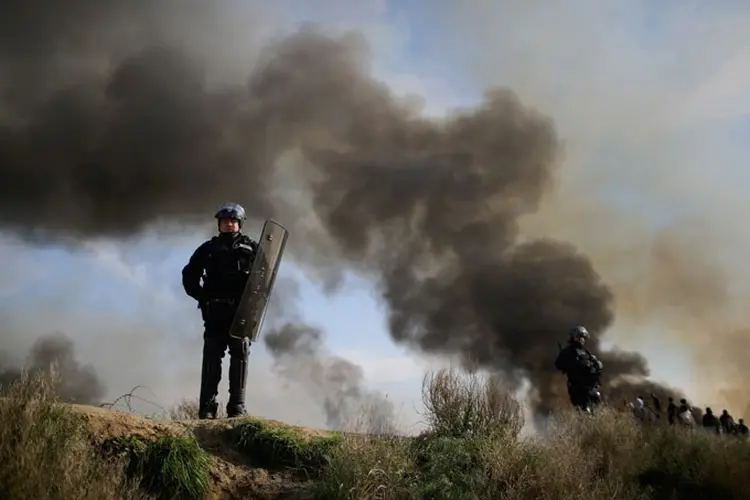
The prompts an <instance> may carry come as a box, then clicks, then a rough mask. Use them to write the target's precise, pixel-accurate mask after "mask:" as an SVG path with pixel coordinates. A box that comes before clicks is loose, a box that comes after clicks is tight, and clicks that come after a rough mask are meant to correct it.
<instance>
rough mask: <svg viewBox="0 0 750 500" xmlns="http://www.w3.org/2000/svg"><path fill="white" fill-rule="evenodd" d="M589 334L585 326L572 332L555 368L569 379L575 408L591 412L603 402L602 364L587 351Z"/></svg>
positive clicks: (569, 387)
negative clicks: (600, 377)
mask: <svg viewBox="0 0 750 500" xmlns="http://www.w3.org/2000/svg"><path fill="white" fill-rule="evenodd" d="M588 338H589V332H588V330H586V328H585V327H583V326H580V325H579V326H576V327H574V328H572V329H571V330H570V338H569V340H568V345H567V346H566V347H565V348H563V349H562V350H561V351H560V354H558V356H557V359H556V360H555V367H556V368H557V369H558V370H560V371H561V372H563V373H564V374H565V375H567V377H568V395H569V396H570V402H571V403H572V404H573V406H574V407H576V408H579V409H581V410H584V411H590V410H591V407H592V406H593V405H595V404H598V403H599V402H600V401H601V395H600V394H599V390H598V388H599V376H600V375H601V372H602V368H603V366H602V362H601V361H599V360H598V359H596V357H595V356H594V355H593V354H591V353H590V352H589V350H588V349H586V347H585V344H586V340H588Z"/></svg>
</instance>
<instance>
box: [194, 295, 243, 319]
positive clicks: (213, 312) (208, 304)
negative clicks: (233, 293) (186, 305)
mask: <svg viewBox="0 0 750 500" xmlns="http://www.w3.org/2000/svg"><path fill="white" fill-rule="evenodd" d="M239 303H240V299H234V298H215V299H208V300H206V301H204V302H202V303H200V304H198V308H199V309H200V310H201V315H202V316H203V320H204V321H208V320H209V319H213V320H216V319H219V318H220V317H223V316H225V315H231V316H233V315H234V312H235V311H236V309H237V307H238V306H239Z"/></svg>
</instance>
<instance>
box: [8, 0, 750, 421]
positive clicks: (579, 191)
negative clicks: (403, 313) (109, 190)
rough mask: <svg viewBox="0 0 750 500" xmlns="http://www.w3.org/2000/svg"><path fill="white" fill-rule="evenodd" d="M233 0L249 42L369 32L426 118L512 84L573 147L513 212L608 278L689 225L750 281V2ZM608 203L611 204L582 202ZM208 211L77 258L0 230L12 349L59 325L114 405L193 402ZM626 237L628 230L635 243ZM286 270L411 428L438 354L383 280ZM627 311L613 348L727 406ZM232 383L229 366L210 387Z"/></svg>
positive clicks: (282, 282) (287, 411) (294, 394)
mask: <svg viewBox="0 0 750 500" xmlns="http://www.w3.org/2000/svg"><path fill="white" fill-rule="evenodd" d="M532 4H533V5H532ZM222 5H223V4H222ZM226 6H227V9H229V10H232V9H235V12H236V15H235V17H234V19H233V20H234V22H236V23H237V25H241V23H242V15H241V13H243V12H257V9H261V10H262V11H263V12H264V15H265V16H267V17H266V18H265V19H267V22H266V23H265V24H264V25H263V28H262V29H260V32H257V33H255V34H254V36H256V37H261V38H262V37H263V36H266V33H267V34H268V35H269V36H270V35H271V34H274V33H276V34H278V33H282V34H283V33H285V32H290V31H292V30H294V29H295V28H296V27H297V26H299V25H300V24H301V23H303V22H307V21H313V22H317V23H321V24H323V25H325V26H329V27H331V29H338V30H341V29H345V28H355V29H359V30H362V31H363V32H364V33H365V34H366V35H367V37H368V39H369V40H370V42H371V44H372V49H373V52H374V60H373V71H374V73H375V74H376V75H377V76H378V77H379V78H381V79H382V80H383V81H385V82H387V83H388V84H389V85H390V86H391V88H392V89H393V90H394V92H396V93H399V94H409V93H414V94H418V95H420V96H421V97H422V98H423V99H424V105H425V108H424V112H425V113H427V114H430V115H434V116H440V115H443V114H445V113H447V112H449V111H450V110H451V109H454V108H457V107H461V106H469V105H471V104H473V103H475V102H477V101H478V100H479V99H480V98H481V94H482V92H483V90H484V89H485V88H487V87H488V86H491V85H501V86H508V87H510V88H511V89H513V90H514V91H516V92H517V93H518V94H519V96H520V98H521V99H522V100H524V102H526V103H528V104H530V105H533V106H534V107H536V108H538V109H539V110H541V111H543V112H544V113H546V114H548V115H549V116H551V117H552V118H553V120H554V121H555V124H556V126H557V128H558V131H559V134H560V135H561V137H562V138H563V140H564V142H565V147H566V155H565V160H564V169H565V171H564V174H561V176H560V178H559V179H558V186H557V189H556V191H555V194H554V195H552V196H550V197H549V199H547V200H546V202H545V205H544V206H543V207H542V209H541V210H540V211H539V212H538V213H537V214H535V215H533V216H530V217H528V218H527V219H526V220H524V221H523V223H522V226H523V229H524V232H525V234H527V235H529V236H534V235H537V236H538V235H542V236H550V237H558V238H562V239H566V240H568V241H572V242H574V243H575V244H576V245H578V246H579V247H581V248H583V249H584V250H585V251H586V252H587V253H588V254H590V255H592V258H593V260H594V262H595V264H597V265H598V267H599V268H601V269H602V273H603V274H604V275H605V277H608V278H610V279H612V280H613V281H615V282H616V283H622V289H623V290H626V289H627V290H631V287H629V285H631V284H633V283H636V284H638V282H639V280H643V279H647V278H645V277H644V276H646V274H647V273H646V272H645V271H643V269H641V267H639V265H640V264H639V263H642V262H643V259H645V258H646V257H647V256H648V253H649V250H648V248H650V247H649V246H648V245H650V244H651V243H652V240H651V239H650V236H649V238H645V237H644V239H640V236H643V235H644V234H647V233H648V234H649V235H652V234H653V233H654V232H656V231H658V230H659V229H662V228H665V227H669V226H670V225H671V224H674V223H676V222H675V221H681V220H683V219H685V220H688V221H689V222H688V224H689V225H690V227H692V228H694V229H695V231H696V232H697V233H699V234H698V236H696V238H695V239H693V240H690V241H688V243H687V244H688V245H694V246H696V247H699V248H697V250H700V252H699V257H701V258H710V259H713V260H712V262H714V261H715V262H714V263H717V265H720V266H722V268H724V269H726V270H727V271H728V272H729V274H730V277H732V278H734V279H730V280H729V281H728V283H729V284H730V285H731V287H730V289H731V291H732V292H733V293H734V296H736V297H737V300H738V301H739V300H740V298H742V297H744V296H745V295H744V294H745V293H747V292H748V290H747V289H746V288H745V286H746V285H743V278H744V277H745V273H747V271H738V270H739V269H741V268H742V265H743V263H744V259H745V258H746V257H745V256H746V255H747V252H746V251H747V250H750V238H749V237H748V236H746V234H745V233H746V231H745V229H744V213H746V209H748V208H750V206H749V202H748V201H747V200H746V199H745V198H746V195H745V192H746V188H745V186H747V185H748V180H750V179H748V172H747V168H746V164H747V158H748V152H749V151H748V149H749V147H750V146H749V145H750V142H748V141H747V140H746V138H747V134H748V131H750V121H748V112H750V38H748V37H747V35H746V33H747V29H748V27H750V26H748V25H749V24H750V5H746V4H744V3H742V2H736V1H715V2H711V3H710V4H708V3H705V2H676V1H665V2H659V3H658V5H656V3H655V2H646V1H637V0H634V1H615V0H605V1H584V0H574V1H565V2H563V1H561V0H560V1H557V0H548V1H545V2H528V1H525V2H521V1H503V2H498V1H481V0H473V1H468V0H467V1H464V2H449V1H447V0H432V1H429V2H427V1H418V0H404V1H393V0H361V1H355V2H346V1H343V0H321V1H318V2H297V1H293V0H285V1H281V2H252V4H251V3H250V2H243V1H241V0H232V1H231V2H227V3H226ZM248 45H250V44H248ZM234 49H235V50H240V49H239V48H237V47H235V48H234ZM0 182H2V179H0ZM217 182H222V180H219V179H217ZM133 196H134V197H137V196H138V193H133ZM602 197H604V198H606V201H607V206H608V207H609V208H610V209H611V212H608V211H602V210H600V209H599V208H590V210H589V209H587V203H588V202H590V203H591V204H592V206H593V204H594V203H596V202H598V201H601V200H600V199H599V198H602ZM224 201H230V200H216V205H217V207H218V206H219V205H220V204H221V203H223V202H224ZM231 201H236V202H239V203H247V201H246V200H241V199H238V200H231ZM212 216H213V214H211V213H207V214H206V222H205V225H204V226H199V227H195V228H187V227H186V228H178V229H175V228H168V231H166V233H168V234H159V228H155V229H154V230H153V231H151V232H149V233H148V234H145V235H140V236H138V237H137V238H132V239H130V240H129V241H116V240H109V241H105V240H100V241H93V242H87V243H86V244H85V245H84V248H83V249H82V250H75V251H73V250H68V249H65V248H60V247H46V248H40V247H32V246H29V245H27V244H25V243H21V242H19V241H18V240H15V239H14V238H13V236H12V235H10V234H6V235H5V236H3V237H2V239H0V255H1V256H2V260H0V277H1V279H0V300H2V302H3V304H4V305H5V307H3V308H2V309H0V324H2V325H8V328H7V331H12V332H18V333H13V335H15V337H14V338H13V339H12V342H9V343H7V342H6V344H9V345H12V346H13V354H15V355H17V356H23V354H24V353H25V351H26V350H27V349H28V347H29V346H30V345H31V344H32V343H33V341H34V339H35V338H36V336H38V335H42V334H46V333H49V332H52V331H62V332H65V333H66V334H67V335H69V336H70V337H71V338H73V339H74V340H75V341H76V346H77V356H78V358H79V359H80V360H81V361H82V362H84V363H90V364H92V365H93V366H94V367H95V369H96V370H97V372H98V373H99V374H100V376H101V377H102V379H103V380H104V381H105V384H106V387H107V399H109V400H112V399H114V398H116V397H117V396H118V395H121V394H124V393H126V392H128V391H129V390H130V389H131V388H132V387H134V386H136V385H143V386H146V387H147V388H148V392H147V393H146V394H145V395H144V397H146V398H148V399H150V400H151V401H155V402H158V403H159V405H161V406H164V407H167V406H169V405H171V404H174V403H176V402H178V401H180V400H181V399H183V398H188V399H194V398H196V397H197V392H198V381H199V375H200V349H201V327H202V325H201V322H200V314H199V312H198V310H197V309H196V307H195V303H194V302H193V301H192V300H191V299H189V298H188V297H187V296H185V294H184V292H183V291H182V287H181V282H180V279H181V275H180V271H181V268H182V266H184V265H185V263H186V262H187V259H188V258H189V257H190V255H191V253H192V251H193V250H194V249H195V248H196V247H197V246H198V245H199V244H200V243H201V242H202V241H204V240H205V239H206V237H207V236H208V235H210V233H211V232H212V231H213V229H214V227H215V226H214V221H213V219H212ZM280 222H281V223H282V224H283V223H285V221H283V220H281V221H280ZM167 224H168V222H167ZM699 229H700V230H699ZM245 230H246V231H247V232H248V233H249V234H250V235H254V234H257V233H258V232H259V230H260V224H259V223H258V222H257V221H252V222H250V223H248V226H247V227H246V228H245ZM633 235H639V239H638V240H629V238H632V237H633ZM290 238H291V240H290V242H291V241H293V240H294V239H295V234H292V235H291V236H290ZM646 242H647V243H646ZM294 244H299V245H304V242H300V241H298V242H295V243H294ZM639 245H642V247H643V248H639ZM614 250H618V251H619V250H622V251H623V252H625V251H627V252H630V253H629V255H632V259H631V260H629V261H628V263H629V265H628V266H624V267H621V266H620V265H619V264H620V263H621V262H622V258H623V257H622V255H620V253H618V252H615V251H614ZM615 255H617V258H615ZM644 273H646V274H644ZM292 282H294V283H296V285H294V286H296V287H297V288H298V290H297V293H298V294H299V299H300V300H299V308H300V311H299V313H300V314H301V315H302V316H303V317H304V318H305V319H306V320H307V322H309V323H310V324H313V325H315V326H319V327H320V328H322V329H323V331H324V332H325V344H326V346H327V349H328V350H329V351H330V352H331V353H333V354H336V355H339V356H342V357H344V358H346V359H348V360H350V361H352V362H354V363H356V364H358V365H360V366H361V367H362V368H363V369H364V373H365V377H366V380H367V382H368V384H369V385H370V386H371V387H372V388H373V389H375V390H377V391H381V392H383V393H386V394H388V397H389V398H390V399H391V400H393V401H394V402H395V404H396V406H397V407H398V408H399V412H400V414H401V417H402V418H403V421H404V423H403V425H404V426H406V427H413V426H415V425H418V422H419V421H420V416H419V394H420V383H421V380H422V376H423V373H424V371H425V370H427V369H430V368H434V367H436V366H442V364H443V363H445V360H434V359H428V358H426V357H425V356H423V355H420V354H419V353H415V352H411V351H408V350H406V349H405V348H404V347H402V346H397V345H394V343H393V341H392V340H391V338H390V337H389V335H388V332H387V322H386V317H385V311H384V308H383V305H382V304H381V303H380V302H379V301H378V299H377V293H376V290H375V288H374V287H373V286H372V284H370V283H368V282H366V281H364V280H363V279H362V278H358V277H356V276H351V275H347V279H346V283H345V285H344V286H342V287H341V288H339V289H338V291H337V292H335V293H329V292H327V291H325V290H324V289H323V287H321V286H320V284H318V283H316V282H315V280H313V279H312V278H308V277H305V276H304V274H303V272H302V271H301V270H300V269H299V268H297V267H296V266H295V264H294V262H293V261H285V262H284V263H283V264H282V268H281V274H280V277H279V287H280V289H284V287H286V286H292V285H291V283H292ZM277 295H279V296H283V295H284V294H283V293H281V292H279V294H277ZM634 297H635V295H634ZM275 300H276V299H275ZM633 300H636V299H633ZM640 300H649V299H644V298H643V297H641V298H640ZM732 310H733V311H735V310H734V309H732ZM706 314H708V313H706ZM737 314H738V317H739V316H742V315H741V313H740V312H737ZM636 316H637V315H636V314H633V317H627V318H625V319H624V320H623V321H618V322H617V323H616V324H615V326H614V327H613V331H612V332H611V335H608V338H607V342H606V343H605V345H617V346H621V347H623V348H629V349H638V350H639V351H641V352H643V353H644V354H645V355H646V356H647V358H648V360H649V361H650V364H651V367H652V375H653V377H654V378H656V379H658V380H663V381H667V382H669V383H670V384H673V385H676V386H679V387H683V388H685V389H686V390H688V391H691V392H692V393H694V394H696V395H697V396H696V397H700V398H702V400H704V401H708V402H711V401H713V402H714V404H723V403H724V400H723V399H721V398H720V397H719V396H716V395H715V394H712V393H711V392H710V390H709V388H710V387H716V384H717V383H719V385H720V382H721V377H722V376H723V372H721V370H718V371H715V372H714V371H712V369H711V367H716V366H718V365H719V364H721V363H722V359H721V358H720V356H719V355H714V354H712V353H713V351H711V355H710V356H709V355H708V354H706V351H705V350H702V349H701V348H700V346H701V345H703V344H701V343H700V342H694V341H693V340H690V341H689V342H688V340H686V339H687V337H685V336H683V335H682V334H681V333H680V332H678V331H673V329H675V326H674V324H673V323H670V321H668V320H666V319H664V318H654V317H648V318H638V317H636ZM742 318H743V319H744V316H743V317H742ZM662 320H663V321H662ZM748 324H750V323H748ZM743 325H744V323H743ZM565 334H566V332H561V333H560V337H561V340H563V339H564V338H565ZM691 339H693V337H691ZM745 340H746V339H745V337H744V336H741V337H739V338H738V339H736V341H737V342H740V343H742V342H744V341H745ZM701 342H703V341H701ZM705 342H707V343H708V344H707V345H710V344H711V340H710V339H709V340H706V341H705ZM688 344H689V345H688ZM550 349H551V350H554V349H556V346H554V345H551V346H550ZM134 351H137V352H138V355H137V356H135V357H133V356H131V355H130V353H132V352H134ZM717 352H719V353H721V352H726V351H719V350H717ZM118 353H122V354H121V355H118ZM702 356H703V357H702ZM251 364H252V368H251V373H250V375H249V382H248V385H249V389H248V391H249V396H248V406H249V411H250V412H251V413H253V414H256V415H260V416H265V417H270V418H278V419H282V420H285V421H288V422H290V423H302V424H306V425H318V426H322V425H323V416H322V413H321V410H320V408H315V405H314V403H313V402H312V400H311V398H307V396H306V395H305V394H304V388H302V387H299V386H295V384H294V383H293V382H290V381H287V380H284V379H283V377H280V376H278V375H277V374H275V373H274V369H273V362H272V360H271V358H270V356H269V354H268V353H267V352H266V350H265V348H264V346H263V344H262V343H260V342H259V343H257V344H256V345H254V346H253V351H252V354H251ZM226 365H227V363H225V373H226V369H227V366H226ZM705 373H710V377H709V378H708V379H706V378H705V375H704V374H705ZM711 377H713V378H711ZM226 389H227V385H226V376H225V377H224V379H223V380H222V385H221V388H220V391H221V395H224V393H225V391H226ZM304 401H310V404H309V406H306V405H305V404H304V403H303V402H304ZM748 401H750V400H748ZM744 410H745V408H736V409H735V411H744ZM144 411H148V409H144ZM154 411H156V410H154Z"/></svg>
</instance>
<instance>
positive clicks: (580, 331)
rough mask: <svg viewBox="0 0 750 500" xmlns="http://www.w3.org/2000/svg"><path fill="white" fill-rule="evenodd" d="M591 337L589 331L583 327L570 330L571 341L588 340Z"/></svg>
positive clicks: (579, 326)
mask: <svg viewBox="0 0 750 500" xmlns="http://www.w3.org/2000/svg"><path fill="white" fill-rule="evenodd" d="M589 337H590V335H589V331H588V330H586V327H584V326H583V325H578V326H575V327H573V328H572V329H571V330H570V340H576V339H581V338H582V339H587V340H588V338H589Z"/></svg>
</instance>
